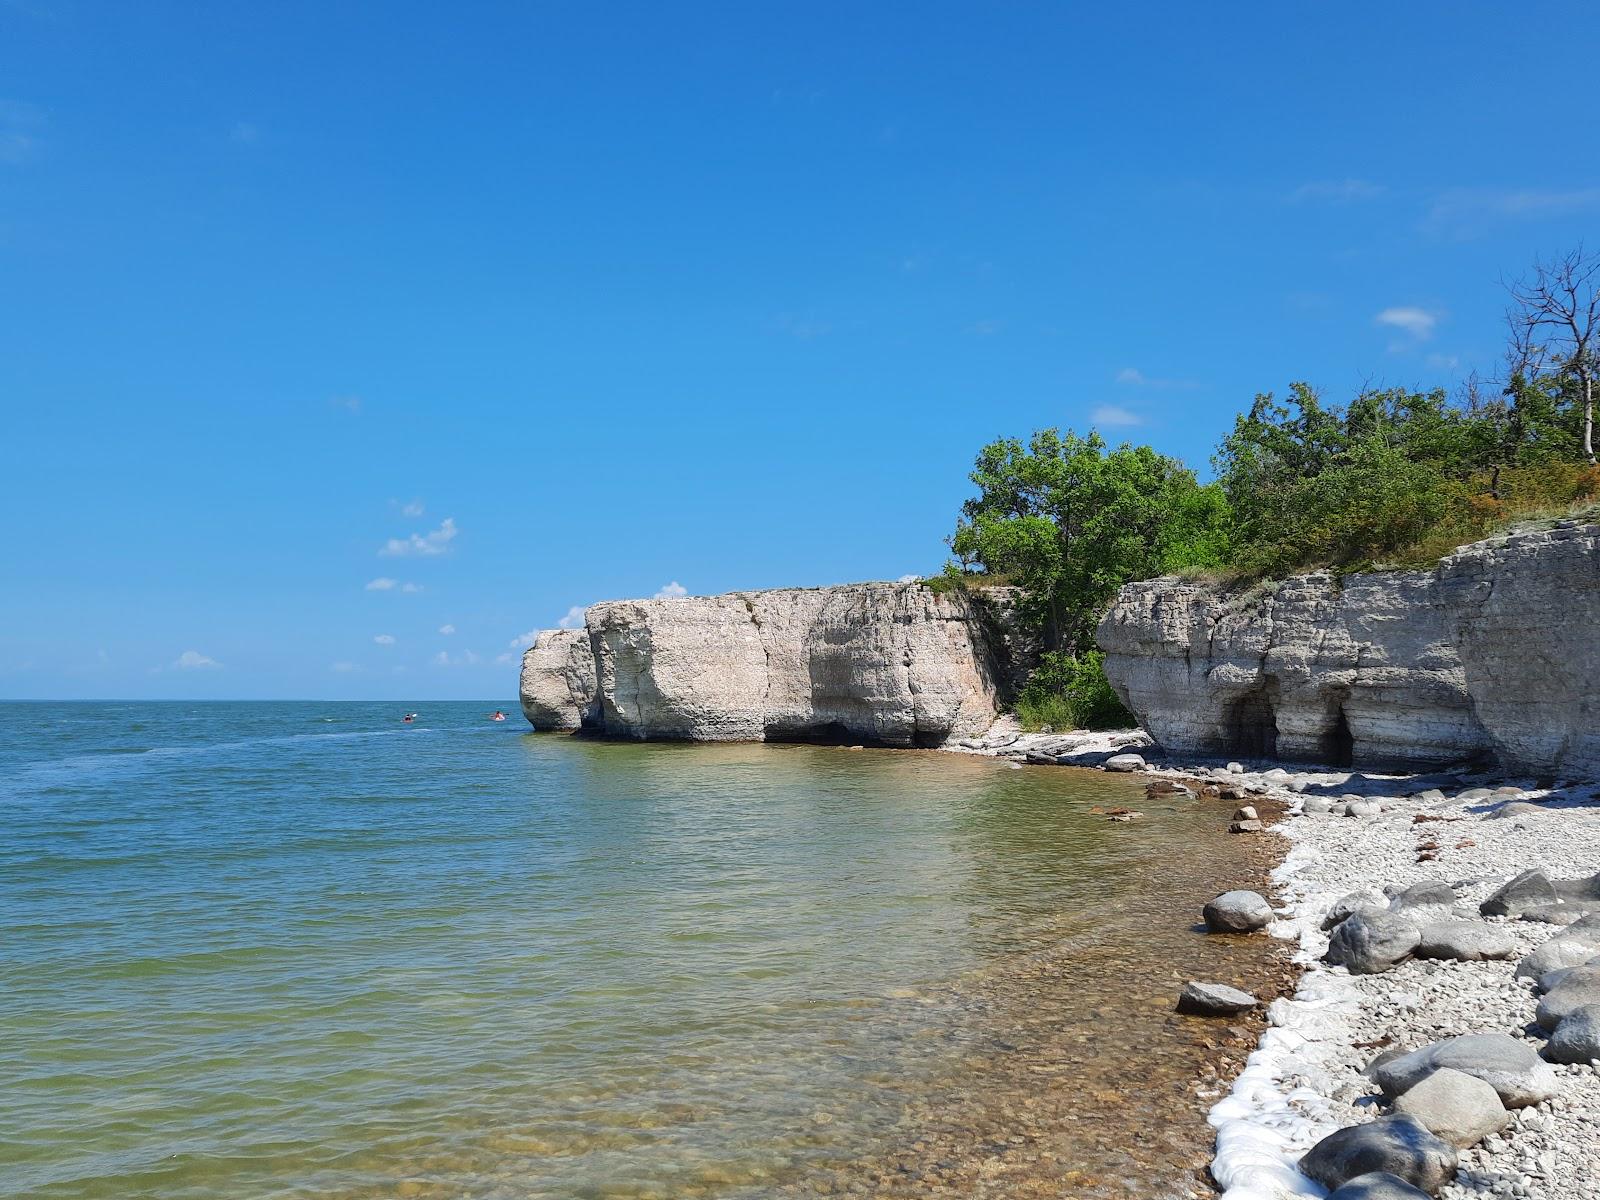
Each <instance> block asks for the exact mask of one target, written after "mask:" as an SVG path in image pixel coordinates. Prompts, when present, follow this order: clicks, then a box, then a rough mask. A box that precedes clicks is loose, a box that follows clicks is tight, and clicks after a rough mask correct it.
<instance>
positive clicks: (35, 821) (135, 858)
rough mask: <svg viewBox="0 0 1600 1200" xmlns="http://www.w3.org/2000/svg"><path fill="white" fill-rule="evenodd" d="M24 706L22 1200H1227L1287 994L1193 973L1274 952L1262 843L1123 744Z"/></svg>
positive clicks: (6, 1033)
mask: <svg viewBox="0 0 1600 1200" xmlns="http://www.w3.org/2000/svg"><path fill="white" fill-rule="evenodd" d="M5 707H6V709H7V711H6V713H5V714H4V715H5V717H6V719H5V721H4V722H3V723H0V730H3V731H4V732H3V733H0V780H3V781H4V782H3V783H0V803H3V804H4V805H5V807H6V810H7V814H8V830H9V834H8V838H7V839H6V841H5V843H4V844H3V845H0V904H3V906H4V908H5V910H6V911H5V918H6V923H7V928H8V936H7V938H6V939H5V940H4V942H3V943H0V966H3V968H4V970H5V972H6V977H7V978H8V979H10V980H13V981H15V984H14V986H8V988H7V989H6V991H5V992H4V994H3V995H0V1038H3V1039H4V1043H5V1044H6V1045H7V1046H8V1047H11V1048H13V1050H12V1052H11V1053H9V1054H8V1055H7V1056H6V1058H5V1060H4V1061H3V1062H0V1123H3V1127H4V1128H6V1129H7V1130H8V1131H9V1136H8V1138H7V1139H6V1144H5V1145H4V1146H3V1147H0V1175H3V1177H4V1178H5V1179H6V1180H7V1187H8V1189H9V1192H10V1194H13V1195H16V1196H19V1197H39V1198H45V1197H49V1198H54V1200H63V1198H72V1200H99V1198H102V1197H105V1198H109V1197H113V1196H115V1197H119V1198H129V1197H149V1198H154V1197H162V1198H172V1200H186V1198H199V1197H203V1196H204V1197H210V1196H215V1195H229V1196H244V1197H248V1196H277V1195H296V1196H318V1197H339V1198H347V1200H354V1198H357V1197H376V1196H416V1197H446V1196H448V1197H504V1198H507V1200H511V1198H517V1200H521V1198H526V1197H556V1196H577V1197H585V1198H588V1197H596V1198H598V1197H634V1198H638V1200H643V1198H645V1197H652V1196H657V1197H668V1196H673V1197H676V1196H705V1197H747V1196H757V1195H790V1196H811V1195H841V1194H842V1195H852V1194H875V1195H904V1196H913V1195H916V1196H927V1195H940V1194H950V1195H963V1196H988V1197H1009V1196H1016V1197H1033V1196H1045V1195H1052V1196H1056V1195H1062V1194H1070V1195H1073V1196H1078V1197H1087V1198H1094V1197H1102V1196H1103V1197H1117V1196H1130V1195H1138V1196H1141V1197H1161V1196H1169V1195H1170V1196H1178V1197H1181V1196H1193V1195H1207V1194H1210V1188H1209V1185H1208V1184H1207V1183H1206V1181H1205V1176H1204V1167H1205V1164H1206V1162H1207V1161H1208V1158H1209V1151H1210V1145H1211V1133H1210V1130H1209V1129H1208V1128H1207V1127H1206V1125H1205V1123H1204V1116H1205V1111H1206V1109H1207V1107H1208V1106H1209V1104H1210V1103H1211V1102H1212V1100H1213V1099H1215V1097H1216V1096H1217V1095H1219V1094H1221V1093H1222V1092H1223V1091H1225V1090H1226V1087H1227V1083H1226V1079H1225V1078H1219V1077H1218V1072H1219V1071H1221V1072H1222V1073H1223V1074H1224V1075H1226V1074H1228V1073H1229V1071H1230V1069H1231V1067H1233V1066H1237V1065H1238V1063H1239V1062H1240V1061H1242V1059H1243V1057H1244V1055H1245V1054H1246V1053H1247V1052H1248V1050H1249V1049H1250V1048H1251V1047H1252V1046H1253V1045H1254V1044H1255V1039H1256V1037H1257V1035H1258V1033H1259V1032H1260V1029H1261V1023H1260V1018H1258V1017H1247V1018H1240V1019H1237V1020H1234V1021H1225V1022H1220V1023H1219V1022H1216V1021H1206V1020H1204V1019H1200V1018H1193V1017H1187V1016H1179V1015H1177V1014H1176V1013H1174V1012H1173V1000H1174V997H1175V994H1176V992H1177V989H1178V988H1179V987H1180V986H1181V984H1182V983H1183V981H1184V980H1186V979H1190V978H1205V979H1209V980H1216V981H1219V982H1224V983H1232V984H1236V985H1238V986H1241V987H1245V988H1247V989H1249V990H1252V991H1254V992H1256V993H1257V994H1260V995H1263V996H1269V995H1272V994H1274V992H1275V991H1276V990H1277V989H1279V988H1281V987H1282V986H1283V985H1284V984H1285V982H1286V981H1287V980H1286V967H1285V962H1284V959H1283V957H1282V951H1281V950H1280V949H1279V946H1278V944H1277V943H1274V942H1273V941H1272V940H1271V939H1266V938H1252V939H1243V938H1216V937H1209V938H1208V937H1206V936H1204V935H1203V934H1201V933H1200V932H1198V931H1197V930H1196V928H1195V921H1196V919H1197V915H1198V912H1199V909H1200V906H1201V905H1202V904H1203V903H1204V902H1205V901H1206V900H1207V899H1209V898H1210V897H1211V896H1212V895H1214V894H1216V893H1217V892H1219V891H1222V890H1225V889H1227V888H1231V887H1237V886H1256V887H1260V886H1263V883H1262V881H1263V879H1264V876H1265V871H1266V870H1267V869H1268V868H1269V867H1270V866H1271V864H1272V861H1274V858H1275V856H1274V854H1273V852H1272V850H1271V849H1270V848H1269V846H1270V841H1269V839H1266V838H1238V837H1231V836H1229V835H1228V834H1227V832H1226V825H1227V821H1228V816H1229V813H1230V811H1231V808H1232V807H1233V806H1232V804H1230V803H1229V802H1226V801H1195V800H1192V799H1179V798H1170V797H1169V798H1147V797H1146V796H1145V794H1144V789H1143V781H1142V780H1141V779H1138V778H1136V777H1131V776H1113V775H1106V774H1101V773H1097V772H1089V771H1079V770H1057V769H1050V768H1043V769H1032V768H1026V767H1016V766H1013V765H1011V764H1008V763H1004V762H997V761H994V760H989V759H982V758H970V757H964V756H958V755H948V754H939V753H933V752H894V751H852V750H849V749H844V748H824V747H809V746H760V745H753V746H752V745H745V746H634V745H617V744H598V743H592V742H584V741H581V740H578V739H572V738H567V737H560V736H548V735H531V734H528V733H526V732H525V731H524V730H521V729H517V728H515V727H508V726H507V725H490V724H487V723H486V722H485V721H484V719H483V717H484V713H485V712H487V711H488V709H490V708H492V707H494V705H492V704H481V705H473V704H438V705H427V706H420V707H421V708H422V717H421V719H420V720H419V721H418V723H417V725H416V727H413V728H402V727H400V726H399V724H398V716H399V713H400V711H401V710H400V709H398V708H396V709H395V711H393V712H391V711H389V708H388V707H387V706H382V705H360V704H349V705H344V704H210V705H194V704H184V705H179V704H174V705H140V706H137V707H135V706H130V705H115V704H103V705H97V704H83V705H67V706H56V707H53V708H51V709H49V710H48V711H47V710H46V709H44V708H42V707H40V706H31V705H7V706H5ZM412 707H419V706H417V705H413V706H412ZM1122 807H1126V808H1135V809H1138V810H1140V811H1142V812H1143V814H1144V815H1143V818H1142V819H1140V820H1137V821H1132V822H1126V823H1124V822H1118V821H1113V820H1111V819H1109V818H1110V813H1111V810H1113V809H1116V808H1122Z"/></svg>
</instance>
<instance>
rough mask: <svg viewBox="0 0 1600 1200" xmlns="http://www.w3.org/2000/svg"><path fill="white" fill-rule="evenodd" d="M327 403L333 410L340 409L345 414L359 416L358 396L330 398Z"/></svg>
mask: <svg viewBox="0 0 1600 1200" xmlns="http://www.w3.org/2000/svg"><path fill="white" fill-rule="evenodd" d="M328 403H329V404H331V405H332V406H333V407H334V408H342V409H344V410H345V412H348V413H356V414H359V413H360V412H361V397H360V396H331V397H329V399H328Z"/></svg>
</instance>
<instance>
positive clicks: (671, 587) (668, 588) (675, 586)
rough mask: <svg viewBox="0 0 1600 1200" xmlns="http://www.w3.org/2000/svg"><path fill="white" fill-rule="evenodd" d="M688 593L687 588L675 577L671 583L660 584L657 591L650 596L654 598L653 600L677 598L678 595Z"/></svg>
mask: <svg viewBox="0 0 1600 1200" xmlns="http://www.w3.org/2000/svg"><path fill="white" fill-rule="evenodd" d="M688 594H689V589H688V588H686V587H684V586H683V584H681V583H679V582H678V581H677V580H676V579H674V580H673V581H672V582H671V583H668V584H664V585H662V587H661V589H660V590H659V591H657V592H656V594H655V595H654V596H653V597H651V599H654V600H677V599H679V598H680V597H683V596H687V595H688Z"/></svg>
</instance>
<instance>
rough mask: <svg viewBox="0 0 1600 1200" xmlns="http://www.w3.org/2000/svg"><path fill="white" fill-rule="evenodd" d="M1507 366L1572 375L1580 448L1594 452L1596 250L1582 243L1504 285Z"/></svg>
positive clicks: (1599, 301) (1599, 303) (1599, 346)
mask: <svg viewBox="0 0 1600 1200" xmlns="http://www.w3.org/2000/svg"><path fill="white" fill-rule="evenodd" d="M1507 290H1508V291H1509V292H1510V293H1511V308H1510V309H1508V310H1507V311H1506V324H1507V325H1509V326H1510V329H1511V352H1510V358H1511V368H1512V370H1513V372H1514V373H1520V374H1522V375H1524V376H1527V377H1529V378H1532V377H1534V376H1536V375H1539V374H1541V373H1543V372H1545V371H1551V370H1555V371H1560V372H1561V373H1562V374H1564V375H1567V376H1568V377H1570V378H1571V379H1572V380H1573V381H1574V382H1575V383H1576V384H1577V385H1578V388H1579V390H1580V392H1581V394H1582V396H1583V454H1584V457H1585V458H1587V459H1588V460H1589V465H1590V466H1593V465H1594V464H1595V454H1594V383H1595V375H1596V373H1597V370H1600V362H1597V352H1600V255H1592V254H1586V253H1585V252H1584V249H1583V247H1582V246H1579V247H1578V248H1577V249H1576V250H1572V251H1569V252H1568V253H1566V254H1564V255H1561V256H1560V257H1558V258H1554V259H1551V260H1550V261H1549V262H1544V261H1536V262H1535V263H1534V264H1533V274H1532V275H1531V276H1528V277H1526V278H1523V279H1519V280H1518V281H1517V282H1515V283H1513V284H1510V285H1508V287H1507Z"/></svg>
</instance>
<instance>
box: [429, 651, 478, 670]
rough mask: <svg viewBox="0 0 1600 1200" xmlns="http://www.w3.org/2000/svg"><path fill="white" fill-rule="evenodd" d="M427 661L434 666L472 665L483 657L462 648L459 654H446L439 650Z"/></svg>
mask: <svg viewBox="0 0 1600 1200" xmlns="http://www.w3.org/2000/svg"><path fill="white" fill-rule="evenodd" d="M428 661H429V662H431V663H433V665H434V666H436V667H472V666H476V665H477V664H478V663H480V662H482V661H483V659H481V658H479V657H478V655H477V654H476V653H474V652H473V651H471V650H463V651H462V652H461V653H460V654H448V653H446V652H445V651H443V650H441V651H439V653H437V654H435V655H434V656H433V657H432V658H431V659H429V660H428Z"/></svg>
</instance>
